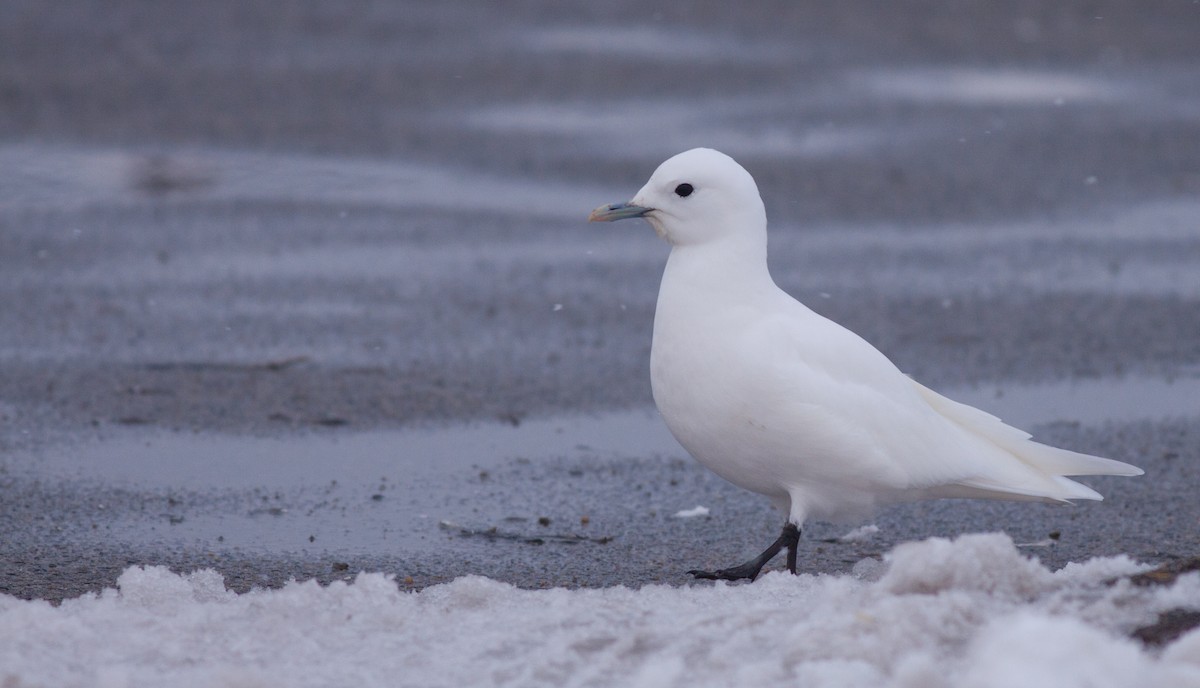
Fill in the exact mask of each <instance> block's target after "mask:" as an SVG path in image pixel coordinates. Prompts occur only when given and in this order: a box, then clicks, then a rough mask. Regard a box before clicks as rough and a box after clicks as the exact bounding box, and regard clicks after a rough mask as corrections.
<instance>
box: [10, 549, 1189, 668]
mask: <svg viewBox="0 0 1200 688" xmlns="http://www.w3.org/2000/svg"><path fill="white" fill-rule="evenodd" d="M887 560H888V563H887V565H886V566H884V565H879V564H878V563H876V564H874V565H864V566H860V567H856V568H857V569H861V571H860V573H861V574H862V575H859V576H850V575H847V576H828V575H820V576H813V575H807V574H806V575H801V576H789V575H787V574H781V573H775V572H772V573H768V574H766V575H765V576H763V577H762V578H761V579H760V580H759V581H757V582H756V583H754V584H751V585H736V586H731V585H725V584H723V583H721V584H717V585H696V586H690V587H667V586H658V585H650V586H645V587H643V588H641V589H639V590H631V589H628V588H624V587H616V588H606V589H600V590H587V589H581V590H566V589H562V588H558V589H552V590H522V589H518V588H515V587H513V586H511V585H507V584H504V583H499V582H496V581H492V580H490V579H487V578H482V577H478V576H467V577H463V578H459V579H457V580H455V581H452V582H450V583H445V584H441V585H434V586H430V587H428V588H425V589H424V590H422V591H419V592H413V591H402V590H401V589H400V587H399V586H398V585H397V584H396V581H394V580H393V579H391V578H390V577H388V576H385V575H383V574H379V573H364V574H359V575H358V577H357V578H356V579H355V580H354V581H352V582H350V583H342V582H336V583H333V584H332V585H329V586H328V587H324V588H323V587H321V586H319V585H317V584H316V583H315V582H313V581H309V582H306V583H291V584H288V585H287V586H285V587H284V588H282V589H280V590H256V591H251V592H249V593H245V594H241V595H238V594H235V593H232V592H229V591H227V590H226V589H225V586H224V584H223V581H222V579H221V577H220V576H219V575H218V574H216V573H214V572H212V571H198V572H195V573H191V574H186V575H179V574H174V573H171V572H170V571H168V570H166V569H164V568H160V567H151V568H146V569H143V568H129V569H127V570H126V571H125V572H124V574H122V576H121V577H120V579H119V580H118V581H117V585H118V589H115V590H106V591H104V592H103V593H101V594H100V595H98V596H97V595H85V596H83V597H80V598H78V599H74V600H66V601H64V602H63V603H62V605H61V606H58V607H53V606H51V605H49V604H47V603H45V602H39V601H33V602H26V601H23V600H18V599H16V598H12V597H7V596H4V595H0V637H3V638H8V639H10V640H9V642H4V643H0V676H3V677H4V678H3V681H4V685H13V686H32V685H53V686H151V685H172V686H268V685H270V686H280V685H286V686H328V685H352V686H359V687H366V686H423V687H427V688H429V687H439V686H446V687H450V686H454V687H458V686H523V687H530V686H532V687H537V686H632V687H638V686H647V687H649V686H653V687H656V688H657V687H666V686H687V687H689V688H692V687H696V686H749V685H761V686H767V685H789V686H790V685H804V686H837V687H838V688H854V687H857V686H864V687H866V686H871V687H877V686H909V687H917V686H920V687H921V688H943V687H944V688H949V687H951V686H975V687H980V688H986V687H992V686H994V687H997V688H999V687H1001V686H1004V687H1010V686H1090V687H1093V688H1105V687H1107V686H1114V687H1116V686H1139V687H1143V686H1146V687H1159V686H1161V687H1164V688H1165V687H1167V686H1171V687H1182V686H1197V685H1200V630H1192V631H1191V632H1190V633H1187V634H1185V635H1183V636H1182V637H1180V638H1178V639H1173V640H1168V641H1167V643H1166V646H1165V648H1163V649H1161V650H1159V649H1147V648H1145V647H1143V646H1142V645H1141V644H1140V643H1139V642H1138V641H1136V640H1133V639H1131V638H1130V634H1131V633H1133V632H1135V630H1136V629H1139V628H1145V627H1146V626H1147V625H1150V624H1154V623H1155V621H1156V619H1157V618H1158V615H1159V614H1160V613H1162V612H1167V611H1172V610H1180V609H1185V610H1186V609H1197V608H1200V573H1191V574H1188V575H1186V576H1183V577H1181V578H1179V579H1178V580H1177V581H1176V582H1175V583H1174V584H1173V585H1171V586H1169V587H1165V586H1137V585H1133V584H1132V583H1131V582H1130V581H1129V580H1127V579H1124V578H1122V577H1127V576H1129V575H1131V574H1135V573H1137V572H1139V571H1142V570H1144V567H1141V566H1139V565H1138V564H1136V563H1134V562H1132V561H1130V560H1129V559H1126V558H1124V557H1116V558H1107V559H1093V560H1091V561H1089V562H1086V563H1082V564H1071V565H1069V566H1067V567H1066V568H1064V569H1062V570H1061V571H1058V572H1054V573H1051V572H1050V571H1049V570H1047V569H1045V568H1043V567H1042V566H1041V565H1040V564H1038V563H1037V562H1035V561H1031V560H1028V559H1025V558H1024V557H1022V556H1021V554H1020V553H1019V552H1018V551H1017V550H1016V548H1014V547H1013V544H1012V541H1011V540H1009V539H1008V538H1007V537H1006V536H1004V535H999V534H990V535H970V536H964V537H961V538H958V539H957V540H954V541H948V540H941V539H931V540H926V541H923V542H914V543H907V544H904V545H900V546H898V547H896V548H895V549H894V550H892V552H890V553H889V555H888V556H887ZM870 561H873V560H864V562H863V563H864V564H866V563H867V562H870ZM1113 579H1120V580H1119V582H1117V583H1116V584H1112V583H1111V581H1112V580H1113Z"/></svg>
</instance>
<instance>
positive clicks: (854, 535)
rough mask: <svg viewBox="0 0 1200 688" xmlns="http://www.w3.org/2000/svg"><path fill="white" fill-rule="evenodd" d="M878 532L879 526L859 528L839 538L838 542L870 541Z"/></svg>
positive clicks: (872, 525) (871, 525)
mask: <svg viewBox="0 0 1200 688" xmlns="http://www.w3.org/2000/svg"><path fill="white" fill-rule="evenodd" d="M878 532H879V526H877V525H875V524H873V523H872V524H870V525H865V526H859V527H857V528H855V529H854V530H852V531H850V532H849V533H846V534H845V535H843V536H841V537H839V538H838V542H860V541H862V540H869V539H870V538H871V536H872V535H874V534H875V533H878Z"/></svg>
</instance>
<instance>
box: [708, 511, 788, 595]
mask: <svg viewBox="0 0 1200 688" xmlns="http://www.w3.org/2000/svg"><path fill="white" fill-rule="evenodd" d="M799 544H800V528H798V527H797V526H796V525H795V524H794V523H790V522H789V523H785V524H783V532H782V533H780V534H779V537H778V538H776V540H775V542H772V543H771V546H770V547H768V548H767V549H766V550H765V551H764V552H763V553H762V554H760V555H758V556H757V557H755V558H753V559H751V560H750V561H748V562H746V563H744V564H739V565H737V566H732V567H730V568H727V569H717V570H716V571H701V570H699V569H692V570H691V571H688V575H691V576H695V577H696V578H697V579H699V580H728V581H733V580H754V579H755V578H758V574H759V573H760V572H761V571H762V569H763V567H764V566H766V565H767V562H768V561H771V559H772V558H773V557H774V556H775V555H776V554H779V552H780V551H781V550H784V549H786V550H787V568H788V571H790V572H791V573H793V574H795V573H796V550H797V548H798V547H799Z"/></svg>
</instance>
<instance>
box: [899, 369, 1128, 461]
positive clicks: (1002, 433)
mask: <svg viewBox="0 0 1200 688" xmlns="http://www.w3.org/2000/svg"><path fill="white" fill-rule="evenodd" d="M913 385H915V386H916V388H917V391H918V392H919V393H920V395H921V397H922V398H924V399H925V401H926V402H927V403H928V404H929V405H930V406H931V407H933V409H934V410H935V411H937V412H938V413H940V414H941V415H942V416H943V417H945V418H946V419H947V420H949V421H951V422H953V423H954V424H956V425H958V426H959V427H961V428H963V429H964V430H967V431H968V432H972V433H974V434H976V435H979V436H980V437H982V438H984V439H986V440H988V441H990V442H992V443H994V444H995V445H997V446H998V447H1000V448H1002V449H1004V450H1006V451H1008V452H1010V453H1012V454H1013V455H1014V456H1016V457H1017V458H1018V459H1020V460H1021V461H1024V462H1025V463H1027V464H1029V465H1030V466H1032V467H1034V468H1037V469H1039V470H1042V471H1045V472H1047V473H1051V474H1054V475H1141V474H1142V473H1143V471H1142V469H1140V468H1138V467H1137V466H1133V465H1131V464H1127V463H1124V462H1121V461H1114V460H1113V459H1105V458H1102V457H1099V456H1092V455H1090V454H1081V453H1079V452H1073V451H1070V450H1069V449H1059V448H1058V447H1051V446H1048V445H1045V444H1041V443H1040V442H1034V441H1033V440H1032V439H1030V437H1031V435H1030V434H1029V433H1027V432H1025V431H1024V430H1019V429H1017V428H1014V427H1012V426H1011V425H1007V424H1005V423H1004V421H1002V420H1000V419H999V418H997V417H996V416H993V415H992V414H990V413H987V412H985V411H981V410H979V409H977V408H975V407H974V406H968V405H967V404H963V403H960V402H957V401H954V400H953V399H949V398H947V397H944V396H942V395H941V394H938V393H937V392H935V391H933V390H931V389H929V388H928V387H925V386H924V385H922V384H920V383H918V382H915V381H914V382H913Z"/></svg>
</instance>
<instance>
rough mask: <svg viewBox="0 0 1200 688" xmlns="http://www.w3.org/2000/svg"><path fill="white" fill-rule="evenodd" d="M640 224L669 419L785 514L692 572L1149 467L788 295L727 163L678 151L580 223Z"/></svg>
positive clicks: (1041, 495)
mask: <svg viewBox="0 0 1200 688" xmlns="http://www.w3.org/2000/svg"><path fill="white" fill-rule="evenodd" d="M635 217H641V218H645V219H646V220H647V221H648V222H649V223H650V225H651V226H652V227H653V228H654V230H655V232H657V233H658V235H659V236H660V237H662V238H663V239H665V240H666V241H667V242H668V243H669V244H670V245H671V253H670V257H669V258H668V259H667V266H666V270H665V271H664V272H663V277H662V284H661V286H660V288H659V293H658V305H657V307H656V310H655V314H654V339H653V344H652V345H651V352H650V380H651V384H652V387H653V392H654V402H655V404H656V405H657V406H658V410H659V412H660V413H661V414H662V417H663V420H664V421H665V422H666V424H667V427H668V428H670V430H671V433H672V434H673V435H674V436H675V438H676V439H677V440H678V441H679V443H680V444H681V445H683V447H684V448H685V449H687V451H688V452H689V453H690V454H691V455H692V456H693V457H695V458H696V459H697V460H698V461H700V463H702V464H704V465H705V466H706V467H708V468H709V469H710V470H712V471H713V472H714V473H716V474H717V475H719V476H721V477H722V478H724V479H726V480H728V481H729V482H731V483H733V484H735V485H738V486H740V487H743V488H745V489H747V490H750V491H752V492H757V493H760V494H763V495H766V496H767V497H768V498H769V499H770V500H771V502H772V503H773V504H774V505H775V507H776V508H778V509H780V510H781V511H782V512H783V513H785V514H787V521H786V523H785V524H784V527H783V532H782V533H781V534H780V536H779V538H778V539H777V540H776V541H775V542H774V543H772V544H771V546H770V547H768V548H767V549H766V551H764V552H763V553H762V554H761V555H759V556H758V557H756V558H754V559H751V560H750V561H747V562H746V563H744V564H741V565H739V566H734V567H731V568H727V569H720V570H717V571H690V572H689V573H691V574H692V575H694V576H696V577H698V578H709V579H726V580H736V579H742V578H749V579H751V580H753V579H754V578H755V577H757V576H758V574H759V572H760V571H761V570H762V567H763V566H764V565H765V564H766V563H767V562H768V561H770V560H771V558H772V557H774V556H775V555H776V554H778V553H779V552H780V550H782V549H784V548H786V549H787V552H788V554H787V567H788V570H789V571H791V572H792V573H795V572H796V548H797V545H798V542H799V539H800V528H801V526H802V525H803V524H804V522H805V520H806V519H808V518H821V519H839V518H847V517H854V516H859V515H862V514H863V513H864V512H869V511H870V510H871V509H872V508H873V507H875V506H876V505H879V504H884V503H889V502H901V501H909V500H918V499H937V498H943V497H973V498H984V499H1012V500H1030V501H1042V502H1067V501H1068V500H1071V499H1102V497H1101V496H1100V494H1099V493H1097V492H1096V491H1094V490H1092V489H1091V488H1089V487H1087V486H1085V485H1082V484H1080V483H1077V482H1075V481H1073V480H1070V479H1069V478H1067V477H1065V476H1076V475H1140V474H1141V473H1142V470H1141V469H1139V468H1137V467H1136V466H1132V465H1130V464H1127V463H1122V462H1120V461H1114V460H1112V459H1104V458H1100V457H1096V456H1089V455H1087V454H1080V453H1077V452H1073V451H1068V450H1065V449H1058V448H1055V447H1051V446H1048V445H1044V444H1039V443H1037V442H1034V441H1032V440H1031V439H1030V435H1029V433H1026V432H1024V431H1021V430H1018V429H1016V428H1013V427H1011V426H1008V425H1005V424H1004V423H1003V422H1001V421H1000V420H999V419H998V418H996V417H995V416H992V415H990V414H988V413H985V412H983V411H980V410H979V409H976V408H974V407H972V406H967V405H965V404H960V403H958V402H956V401H952V400H950V399H948V398H946V397H944V396H941V395H940V394H938V393H936V392H934V391H932V390H930V389H928V388H926V387H924V386H922V385H920V384H918V383H917V382H915V381H913V380H912V379H911V378H909V377H908V376H906V375H905V374H904V373H902V372H900V370H899V369H898V368H897V367H896V366H895V364H893V363H892V362H891V361H890V360H888V358H887V357H886V356H884V355H883V354H882V353H880V352H879V350H878V349H876V348H875V347H873V346H871V345H870V344H868V343H867V342H866V341H865V340H863V339H862V338H861V337H859V336H858V335H856V334H854V333H853V332H851V331H850V330H847V329H846V328H844V327H842V326H841V325H838V324H837V323H835V322H833V321H831V320H828V319H826V318H824V317H822V316H820V315H818V314H816V313H814V312H813V311H811V310H809V309H808V308H807V307H806V306H804V304H802V303H800V302H799V301H797V300H795V299H793V298H792V297H791V296H789V295H788V294H787V293H786V292H784V291H783V290H782V289H780V288H779V287H778V286H776V285H775V282H774V281H773V280H772V279H771V275H770V273H769V272H768V269H767V219H766V211H765V209H764V207H763V202H762V199H761V198H760V197H759V194H758V187H757V185H755V183H754V179H753V177H751V176H750V174H749V173H748V172H746V170H745V169H743V168H742V166H741V165H739V164H738V163H737V162H735V161H734V160H733V159H732V158H730V157H729V156H727V155H725V154H723V153H720V152H717V151H715V150H711V149H707V148H696V149H693V150H689V151H686V152H684V153H680V154H679V155H676V156H675V157H673V158H671V159H669V160H667V161H666V162H664V163H663V164H662V165H660V166H659V167H658V169H657V170H655V172H654V174H653V175H652V176H651V177H650V181H648V182H647V183H646V185H645V186H643V187H642V189H641V190H640V191H638V193H637V195H635V196H634V197H633V199H632V200H631V201H629V202H627V203H615V204H612V205H605V206H601V207H599V208H597V209H596V210H594V211H592V214H591V216H590V217H589V218H588V219H589V220H591V221H593V222H610V221H613V220H624V219H628V218H635Z"/></svg>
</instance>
